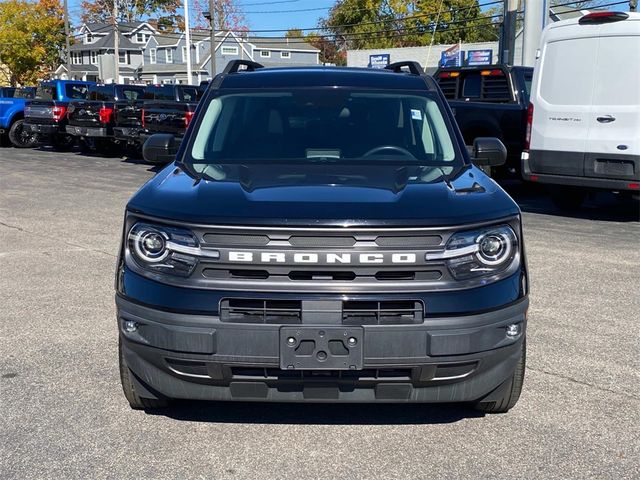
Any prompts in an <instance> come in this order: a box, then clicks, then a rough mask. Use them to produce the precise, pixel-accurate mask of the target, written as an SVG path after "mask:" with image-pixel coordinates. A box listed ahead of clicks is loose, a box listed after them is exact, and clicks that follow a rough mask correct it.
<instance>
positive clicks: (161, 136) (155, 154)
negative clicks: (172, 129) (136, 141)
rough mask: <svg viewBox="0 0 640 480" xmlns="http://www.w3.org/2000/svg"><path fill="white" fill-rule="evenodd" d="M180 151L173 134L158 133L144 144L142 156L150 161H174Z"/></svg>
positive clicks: (163, 162) (159, 162)
mask: <svg viewBox="0 0 640 480" xmlns="http://www.w3.org/2000/svg"><path fill="white" fill-rule="evenodd" d="M176 153H178V145H177V144H176V139H175V137H174V136H173V135H170V134H167V133H156V134H155V135H151V136H150V137H149V138H148V139H147V141H146V142H144V145H143V146H142V156H143V157H144V159H145V160H146V161H147V162H149V163H158V164H165V163H170V162H173V161H174V160H175V159H176Z"/></svg>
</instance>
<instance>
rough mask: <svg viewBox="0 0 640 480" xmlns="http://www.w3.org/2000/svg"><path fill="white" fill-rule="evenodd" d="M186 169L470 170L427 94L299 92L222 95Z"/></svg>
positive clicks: (188, 157)
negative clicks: (313, 165) (295, 166)
mask: <svg viewBox="0 0 640 480" xmlns="http://www.w3.org/2000/svg"><path fill="white" fill-rule="evenodd" d="M201 115H202V116H201V118H202V120H201V123H200V125H199V127H198V128H197V133H196V136H195V139H194V140H193V142H192V144H191V146H190V148H189V149H188V152H187V155H186V159H185V162H186V163H189V164H191V165H192V166H193V168H194V170H196V171H198V172H202V171H203V170H204V169H205V168H206V166H207V165H211V164H262V165H268V164H276V163H287V162H293V163H299V162H302V163H335V164H351V165H353V164H385V163H386V164H390V163H391V164H414V165H426V166H429V165H431V166H439V167H445V168H446V169H447V170H448V171H447V173H450V171H451V170H452V169H453V167H454V166H459V165H461V164H462V159H461V157H460V156H458V155H456V150H455V149H454V145H453V142H452V140H451V138H452V135H451V133H450V130H449V129H448V127H447V124H446V122H445V120H444V117H443V115H442V112H441V110H440V108H439V106H438V103H437V102H436V101H435V99H434V98H432V97H430V96H429V94H426V93H425V92H418V93H413V92H411V93H406V92H398V93H395V92H392V93H389V92H388V91H387V92H384V93H383V92H367V91H363V90H348V89H333V88H332V89H328V88H322V89H293V90H290V91H282V90H273V91H268V90H260V91H245V92H242V93H235V92H234V93H229V94H225V93H221V94H220V95H219V96H217V97H215V98H213V99H212V100H211V102H209V104H208V105H207V108H206V110H204V111H203V112H202V114H201Z"/></svg>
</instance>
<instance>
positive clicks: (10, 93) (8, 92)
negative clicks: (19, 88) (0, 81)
mask: <svg viewBox="0 0 640 480" xmlns="http://www.w3.org/2000/svg"><path fill="white" fill-rule="evenodd" d="M15 93H16V89H15V88H11V87H7V88H3V89H2V96H3V97H5V98H14V97H15Z"/></svg>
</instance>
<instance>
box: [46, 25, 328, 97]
mask: <svg viewBox="0 0 640 480" xmlns="http://www.w3.org/2000/svg"><path fill="white" fill-rule="evenodd" d="M118 28H119V37H118V38H119V63H118V66H119V70H120V76H119V78H118V79H115V78H114V77H115V58H114V36H115V32H114V29H113V25H111V24H104V23H92V24H85V25H83V26H82V27H81V28H80V31H79V33H80V35H79V37H80V41H79V42H78V43H76V44H74V45H72V47H71V58H70V64H71V65H70V70H71V71H70V72H68V71H67V66H66V65H64V64H63V65H60V66H59V67H58V69H57V70H56V72H55V77H56V78H71V79H78V80H91V81H98V82H105V83H109V82H114V81H116V82H118V83H147V84H150V83H191V84H196V85H197V84H199V83H200V82H201V81H203V80H207V79H210V78H211V77H212V76H213V75H212V71H211V36H210V35H211V34H210V31H208V30H192V31H191V32H190V37H191V38H190V43H191V45H190V48H189V49H187V43H186V35H185V34H184V33H160V32H159V31H158V30H156V29H155V28H154V27H153V26H152V25H150V24H149V23H146V22H131V23H120V24H119V25H118ZM187 50H189V51H187ZM188 55H190V56H191V74H192V76H191V81H190V82H189V79H188V77H187V58H188ZM215 59H216V72H215V73H220V72H222V70H223V69H224V67H225V66H226V65H227V63H229V61H231V60H235V59H246V60H253V61H256V62H259V63H261V64H263V65H264V66H266V67H281V66H306V65H318V64H319V63H320V50H318V49H317V48H315V47H314V46H312V45H311V44H309V43H307V42H306V41H305V40H304V39H298V38H276V37H248V36H245V35H238V34H236V33H234V32H230V31H229V32H217V33H216V48H215Z"/></svg>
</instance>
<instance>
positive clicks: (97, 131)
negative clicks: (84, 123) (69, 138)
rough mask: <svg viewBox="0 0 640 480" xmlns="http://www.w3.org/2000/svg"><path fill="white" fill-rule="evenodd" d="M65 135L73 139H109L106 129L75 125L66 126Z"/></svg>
mask: <svg viewBox="0 0 640 480" xmlns="http://www.w3.org/2000/svg"><path fill="white" fill-rule="evenodd" d="M67 133H68V134H69V135H73V136H74V137H109V136H111V135H109V132H108V131H107V129H106V128H96V127H78V126H76V125H67Z"/></svg>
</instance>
